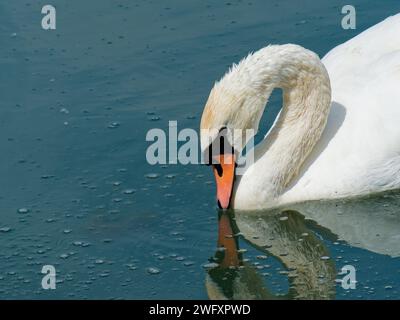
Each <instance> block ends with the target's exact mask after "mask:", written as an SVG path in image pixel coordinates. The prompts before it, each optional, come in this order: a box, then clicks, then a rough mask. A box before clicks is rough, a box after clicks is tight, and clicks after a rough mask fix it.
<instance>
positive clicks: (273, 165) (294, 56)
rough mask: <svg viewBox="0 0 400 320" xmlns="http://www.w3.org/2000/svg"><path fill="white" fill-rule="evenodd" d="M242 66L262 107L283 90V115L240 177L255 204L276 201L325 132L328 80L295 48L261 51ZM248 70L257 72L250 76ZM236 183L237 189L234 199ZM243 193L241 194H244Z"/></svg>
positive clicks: (317, 61) (317, 63)
mask: <svg viewBox="0 0 400 320" xmlns="http://www.w3.org/2000/svg"><path fill="white" fill-rule="evenodd" d="M244 63H245V64H246V66H242V67H241V72H243V73H246V75H247V76H248V79H249V83H248V86H249V87H252V88H253V89H254V90H253V92H252V94H255V95H258V96H263V97H264V103H265V99H266V100H268V97H269V95H270V94H271V92H272V90H273V89H274V88H282V90H283V108H282V111H281V113H280V115H279V117H278V119H277V120H276V122H275V124H274V126H273V128H272V129H271V130H270V132H269V133H268V135H267V136H266V138H265V139H264V141H263V142H262V143H261V144H260V145H259V146H257V148H256V150H255V163H254V165H252V166H250V167H249V169H248V170H247V171H246V172H245V174H244V175H243V176H242V177H241V183H242V184H243V185H246V187H245V188H246V189H247V190H248V189H249V187H250V188H251V189H252V190H248V191H247V192H251V193H252V197H255V199H258V201H257V202H260V199H265V200H271V199H273V198H276V197H278V196H279V195H280V194H281V193H282V192H283V191H284V188H285V187H287V186H288V185H289V183H290V182H291V181H292V180H293V179H294V178H295V177H296V176H297V174H298V171H299V169H300V168H301V165H302V164H303V162H304V161H305V159H306V157H307V156H308V155H309V153H310V152H311V151H312V149H313V147H314V146H315V144H316V143H317V141H318V140H319V139H320V137H321V134H322V132H323V130H324V128H325V125H326V121H327V118H328V113H329V108H330V102H331V90H330V82H329V76H328V74H327V71H326V70H325V67H324V65H323V64H322V62H321V61H320V59H319V58H318V56H317V55H316V54H314V53H313V52H311V51H309V50H306V49H304V48H302V47H299V46H296V45H283V46H270V47H266V48H265V49H262V50H260V51H258V52H257V53H255V54H254V55H253V56H251V57H250V58H248V59H247V60H246V61H245V62H244ZM249 68H252V69H253V70H257V71H256V72H253V73H251V72H250V71H249ZM246 71H247V72H246ZM236 75H237V76H240V74H239V73H236ZM242 79H243V77H242ZM246 91H247V92H249V90H246ZM260 107H261V108H262V109H263V108H264V106H261V105H260ZM261 108H260V109H261ZM262 109H261V112H260V114H259V115H258V121H260V118H261V114H262ZM246 180H247V181H246ZM245 181H246V183H243V182H245ZM241 183H238V186H237V188H238V189H237V191H239V192H237V195H238V196H239V197H240V194H241V192H240V184H241ZM247 192H245V193H243V196H248V195H246V194H247Z"/></svg>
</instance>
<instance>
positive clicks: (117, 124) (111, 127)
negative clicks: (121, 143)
mask: <svg viewBox="0 0 400 320" xmlns="http://www.w3.org/2000/svg"><path fill="white" fill-rule="evenodd" d="M119 126H120V123H119V122H116V121H114V122H111V123H110V124H109V125H108V126H107V128H108V129H116V128H118V127H119Z"/></svg>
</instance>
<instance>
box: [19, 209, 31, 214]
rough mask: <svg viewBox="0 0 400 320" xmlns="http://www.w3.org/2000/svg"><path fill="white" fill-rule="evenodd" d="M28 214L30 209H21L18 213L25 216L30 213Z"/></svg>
mask: <svg viewBox="0 0 400 320" xmlns="http://www.w3.org/2000/svg"><path fill="white" fill-rule="evenodd" d="M28 212H29V209H28V208H20V209H18V213H21V214H25V213H28Z"/></svg>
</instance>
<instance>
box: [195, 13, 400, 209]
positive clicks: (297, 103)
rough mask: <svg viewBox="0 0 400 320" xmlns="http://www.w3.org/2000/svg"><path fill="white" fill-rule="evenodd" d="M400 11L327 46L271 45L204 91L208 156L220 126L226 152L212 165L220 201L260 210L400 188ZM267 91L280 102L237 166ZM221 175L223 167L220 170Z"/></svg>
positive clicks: (204, 148)
mask: <svg viewBox="0 0 400 320" xmlns="http://www.w3.org/2000/svg"><path fill="white" fill-rule="evenodd" d="M399 34H400V14H397V15H395V16H392V17H389V18H387V19H386V20H384V21H382V22H380V23H379V24H377V25H375V26H373V27H371V28H369V29H368V30H366V31H364V32H362V33H361V34H359V35H358V36H356V37H354V38H353V39H351V40H349V41H347V42H345V43H343V44H341V45H339V46H337V47H336V48H334V49H332V50H331V51H330V52H329V53H328V54H327V55H326V56H325V57H324V58H323V59H322V61H321V60H320V59H319V57H318V56H317V55H316V54H315V53H313V52H311V51H309V50H307V49H305V48H303V47H301V46H298V45H293V44H286V45H270V46H267V47H265V48H263V49H261V50H259V51H257V52H255V53H253V54H249V55H248V56H247V57H246V58H245V59H243V60H242V61H241V62H240V63H239V64H238V65H233V67H232V68H231V69H230V70H229V72H228V73H226V74H225V76H224V77H223V78H222V79H221V80H220V81H219V82H217V83H216V84H215V85H214V87H213V89H212V90H211V93H210V96H209V98H208V101H207V103H206V106H205V109H204V111H203V115H202V119H201V124H200V128H201V129H213V130H201V149H202V152H203V153H205V152H206V151H207V149H208V148H209V147H210V142H212V141H213V140H215V139H216V138H217V136H218V130H221V129H223V128H226V130H227V132H228V134H226V139H227V142H228V143H229V144H230V145H231V146H232V147H233V150H234V152H232V154H222V155H219V156H218V157H219V159H220V165H219V166H218V165H214V169H215V170H214V171H215V175H216V180H217V198H218V202H219V205H220V206H221V207H222V208H228V207H233V208H235V209H246V210H247V209H264V208H272V207H277V206H281V205H283V204H289V203H297V202H303V201H307V200H317V199H333V198H347V197H353V196H360V195H366V194H369V193H376V192H381V191H384V190H389V189H396V188H400V122H399V121H400V90H399V85H400V37H399V36H398V35H399ZM274 88H281V89H282V90H283V108H282V111H281V112H280V114H279V116H278V117H277V119H276V120H275V123H274V125H273V127H272V128H271V130H270V131H269V132H268V133H267V135H266V137H265V139H264V140H263V141H262V142H261V143H260V144H259V145H257V146H256V147H255V149H254V163H253V164H252V165H250V166H249V167H248V168H247V169H246V171H245V172H244V174H243V175H241V176H236V177H234V173H232V172H234V170H235V169H234V164H233V162H234V161H232V163H231V164H229V161H225V159H226V158H227V157H228V158H229V159H231V158H232V157H233V158H234V159H237V158H238V156H239V155H240V153H241V151H242V149H243V148H242V147H241V146H244V145H245V144H246V143H247V142H248V141H249V137H245V136H244V134H243V135H242V136H238V135H234V134H232V133H233V131H234V130H235V129H242V130H244V129H254V130H255V131H257V129H258V124H259V121H260V118H261V116H262V113H263V111H264V108H265V105H266V102H267V101H268V98H269V96H270V94H271V92H272V91H273V89H274ZM225 173H227V174H225Z"/></svg>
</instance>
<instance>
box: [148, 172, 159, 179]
mask: <svg viewBox="0 0 400 320" xmlns="http://www.w3.org/2000/svg"><path fill="white" fill-rule="evenodd" d="M159 176H160V175H159V174H158V173H148V174H146V175H145V177H146V178H147V179H157V178H158V177H159Z"/></svg>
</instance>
